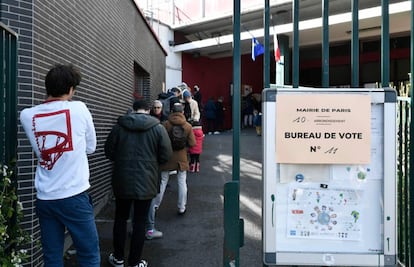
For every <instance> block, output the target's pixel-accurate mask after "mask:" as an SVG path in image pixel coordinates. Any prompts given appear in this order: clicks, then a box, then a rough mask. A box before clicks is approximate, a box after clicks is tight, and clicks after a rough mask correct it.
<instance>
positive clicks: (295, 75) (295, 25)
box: [292, 0, 299, 88]
mask: <svg viewBox="0 0 414 267" xmlns="http://www.w3.org/2000/svg"><path fill="white" fill-rule="evenodd" d="M292 10H293V15H292V19H293V40H292V41H293V50H292V54H293V55H292V61H293V63H292V76H293V80H292V86H293V88H298V87H299V0H293V1H292Z"/></svg>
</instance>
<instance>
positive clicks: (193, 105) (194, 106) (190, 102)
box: [183, 91, 200, 123]
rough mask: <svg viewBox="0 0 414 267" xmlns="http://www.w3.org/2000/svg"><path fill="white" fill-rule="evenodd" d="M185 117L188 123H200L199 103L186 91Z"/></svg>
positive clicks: (184, 94)
mask: <svg viewBox="0 0 414 267" xmlns="http://www.w3.org/2000/svg"><path fill="white" fill-rule="evenodd" d="M183 98H184V115H185V118H186V119H187V121H188V122H190V123H191V122H193V121H200V110H199V109H198V103H197V101H195V100H194V99H193V98H192V97H191V93H190V92H189V91H184V93H183Z"/></svg>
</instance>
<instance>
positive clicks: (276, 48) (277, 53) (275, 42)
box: [273, 33, 280, 62]
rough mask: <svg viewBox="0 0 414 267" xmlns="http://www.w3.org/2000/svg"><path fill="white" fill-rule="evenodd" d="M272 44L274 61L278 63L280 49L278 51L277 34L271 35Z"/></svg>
mask: <svg viewBox="0 0 414 267" xmlns="http://www.w3.org/2000/svg"><path fill="white" fill-rule="evenodd" d="M273 43H274V46H275V51H274V52H275V61H276V62H279V61H280V49H279V42H278V41H277V34H276V33H274V34H273Z"/></svg>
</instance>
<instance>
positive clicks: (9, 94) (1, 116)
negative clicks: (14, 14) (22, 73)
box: [0, 22, 17, 164]
mask: <svg viewBox="0 0 414 267" xmlns="http://www.w3.org/2000/svg"><path fill="white" fill-rule="evenodd" d="M0 29H1V40H0V50H1V60H0V69H1V75H0V84H1V88H0V96H1V101H0V111H1V112H0V127H1V130H0V144H1V145H0V157H1V163H3V164H4V163H6V164H9V163H10V162H12V161H15V160H16V150H17V34H16V33H15V32H14V31H12V30H11V29H9V28H8V27H7V26H6V25H4V24H3V23H1V22H0Z"/></svg>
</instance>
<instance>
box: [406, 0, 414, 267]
mask: <svg viewBox="0 0 414 267" xmlns="http://www.w3.org/2000/svg"><path fill="white" fill-rule="evenodd" d="M413 10H414V1H411V35H410V52H411V53H410V71H411V74H410V85H411V86H410V90H411V102H410V108H411V114H410V115H411V123H410V140H414V123H413V119H412V118H414V109H413V103H414V88H413V75H414V12H413ZM408 173H409V201H410V202H409V203H410V204H409V218H411V219H410V225H411V227H409V229H410V230H409V231H410V234H409V236H410V239H409V247H410V252H409V253H410V255H409V256H408V257H407V259H409V264H407V265H406V266H411V264H412V263H414V227H413V223H412V219H413V218H414V142H412V141H411V142H410V169H409V171H408Z"/></svg>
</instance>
